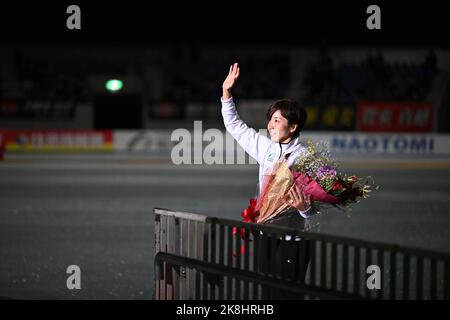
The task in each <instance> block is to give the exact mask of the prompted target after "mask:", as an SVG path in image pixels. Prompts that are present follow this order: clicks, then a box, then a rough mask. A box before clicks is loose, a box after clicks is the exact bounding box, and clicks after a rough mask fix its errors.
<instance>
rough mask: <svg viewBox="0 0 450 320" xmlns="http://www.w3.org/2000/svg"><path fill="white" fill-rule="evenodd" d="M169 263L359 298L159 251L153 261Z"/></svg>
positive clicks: (317, 293) (277, 285)
mask: <svg viewBox="0 0 450 320" xmlns="http://www.w3.org/2000/svg"><path fill="white" fill-rule="evenodd" d="M163 261H164V262H166V263H169V264H170V265H171V266H174V265H181V266H185V267H188V268H195V269H197V270H199V271H202V272H205V273H211V274H217V275H220V276H229V277H235V278H240V279H242V280H247V281H257V282H259V283H260V284H262V285H265V286H269V287H273V288H277V289H280V290H286V291H290V292H293V293H298V294H303V295H304V294H308V295H311V296H315V297H321V298H325V299H353V300H361V297H360V296H355V295H352V294H346V293H343V292H335V291H333V290H329V289H322V288H317V287H312V286H308V285H304V284H301V283H292V282H291V281H287V280H284V279H278V278H273V277H268V276H264V275H261V274H258V273H253V272H250V271H247V270H241V269H236V268H230V267H227V266H220V265H217V264H211V263H208V262H205V261H200V260H197V259H192V258H186V257H179V256H176V255H173V254H170V253H164V252H159V253H157V254H156V256H155V263H160V262H163Z"/></svg>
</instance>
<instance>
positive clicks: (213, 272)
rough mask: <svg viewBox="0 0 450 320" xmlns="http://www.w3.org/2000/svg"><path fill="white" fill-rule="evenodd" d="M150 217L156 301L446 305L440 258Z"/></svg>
mask: <svg viewBox="0 0 450 320" xmlns="http://www.w3.org/2000/svg"><path fill="white" fill-rule="evenodd" d="M154 213H155V291H154V298H155V299H158V300H168V299H170V300H171V299H219V300H222V299H227V300H231V299H252V300H253V299H396V300H405V299H432V300H434V299H449V298H450V283H449V282H450V254H447V253H440V252H433V251H429V250H422V249H416V248H409V247H402V246H397V245H392V244H385V243H377V242H370V241H363V240H358V239H351V238H346V237H340V236H331V235H324V234H318V233H310V232H300V231H298V230H295V229H289V228H283V227H277V226H272V225H261V224H252V223H245V222H240V221H234V220H229V219H219V218H214V217H207V216H203V215H198V214H192V213H186V212H178V211H170V210H165V209H154ZM370 266H371V267H370ZM368 267H369V269H368Z"/></svg>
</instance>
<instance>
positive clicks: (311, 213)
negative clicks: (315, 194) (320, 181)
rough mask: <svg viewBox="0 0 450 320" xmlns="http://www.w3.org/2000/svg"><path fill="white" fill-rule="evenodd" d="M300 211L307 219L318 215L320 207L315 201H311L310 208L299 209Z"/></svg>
mask: <svg viewBox="0 0 450 320" xmlns="http://www.w3.org/2000/svg"><path fill="white" fill-rule="evenodd" d="M298 213H300V215H301V216H302V217H303V218H305V219H307V218H309V217H312V216H314V215H316V214H317V213H319V210H318V207H317V206H316V205H315V204H314V202H313V203H311V206H310V207H309V208H308V209H306V210H305V211H300V210H298Z"/></svg>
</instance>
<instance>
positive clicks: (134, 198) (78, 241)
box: [0, 156, 450, 299]
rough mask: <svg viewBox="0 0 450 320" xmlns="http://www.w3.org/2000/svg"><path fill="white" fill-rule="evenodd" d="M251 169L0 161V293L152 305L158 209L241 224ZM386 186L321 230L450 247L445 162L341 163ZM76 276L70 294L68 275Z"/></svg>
mask: <svg viewBox="0 0 450 320" xmlns="http://www.w3.org/2000/svg"><path fill="white" fill-rule="evenodd" d="M257 169H258V168H257V166H255V165H214V166H207V165H182V166H174V165H171V164H169V162H167V161H166V162H164V161H161V160H158V159H146V158H145V157H143V158H127V157H120V158H116V157H108V156H103V157H94V158H92V159H90V158H89V157H80V158H72V157H68V158H61V159H58V158H56V159H55V158H53V159H47V158H42V159H39V158H33V159H28V158H16V159H8V158H7V159H6V160H5V161H3V162H0V297H1V296H3V297H11V298H18V299H151V295H152V292H153V255H154V249H153V241H154V230H153V227H154V215H153V208H155V207H159V208H168V209H174V210H181V211H188V212H194V213H200V214H205V215H210V216H217V217H227V218H232V219H240V216H239V215H240V212H241V211H242V210H243V209H245V207H246V206H247V205H248V199H249V198H250V197H252V196H253V194H254V193H255V188H256V181H257V174H258V172H257ZM342 169H343V170H344V171H345V172H347V173H355V174H357V175H369V174H371V175H373V177H374V178H375V182H376V183H377V184H378V185H380V190H379V191H377V192H375V193H374V194H373V195H372V197H371V198H369V199H367V200H365V201H363V202H361V203H359V204H357V205H355V207H354V210H353V212H352V213H351V216H350V217H348V216H347V215H345V214H343V213H341V212H336V211H330V212H326V213H323V214H321V215H320V216H318V217H317V218H316V221H317V222H319V223H320V231H319V232H321V233H327V234H335V235H342V236H347V237H355V238H360V239H366V240H372V241H380V242H388V243H395V244H400V245H406V246H413V247H420V248H426V249H433V250H439V251H446V252H449V251H450V163H449V162H445V161H435V162H434V161H431V160H423V161H414V162H411V161H408V160H392V161H391V160H389V161H381V160H380V161H378V160H374V161H353V160H349V161H343V162H342ZM70 265H78V266H79V267H80V269H81V289H80V290H68V289H67V286H66V280H67V278H68V277H69V274H67V273H66V269H67V267H68V266H70Z"/></svg>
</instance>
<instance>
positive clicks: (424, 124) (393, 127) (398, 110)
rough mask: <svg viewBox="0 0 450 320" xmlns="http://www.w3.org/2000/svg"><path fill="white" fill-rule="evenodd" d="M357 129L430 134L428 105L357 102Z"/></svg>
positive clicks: (430, 110)
mask: <svg viewBox="0 0 450 320" xmlns="http://www.w3.org/2000/svg"><path fill="white" fill-rule="evenodd" d="M356 124H357V129H358V130H359V131H363V132H411V133H412V132H417V133H418V132H431V131H432V129H433V106H432V105H431V104H429V103H389V102H384V103H383V102H358V104H357V117H356Z"/></svg>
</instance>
